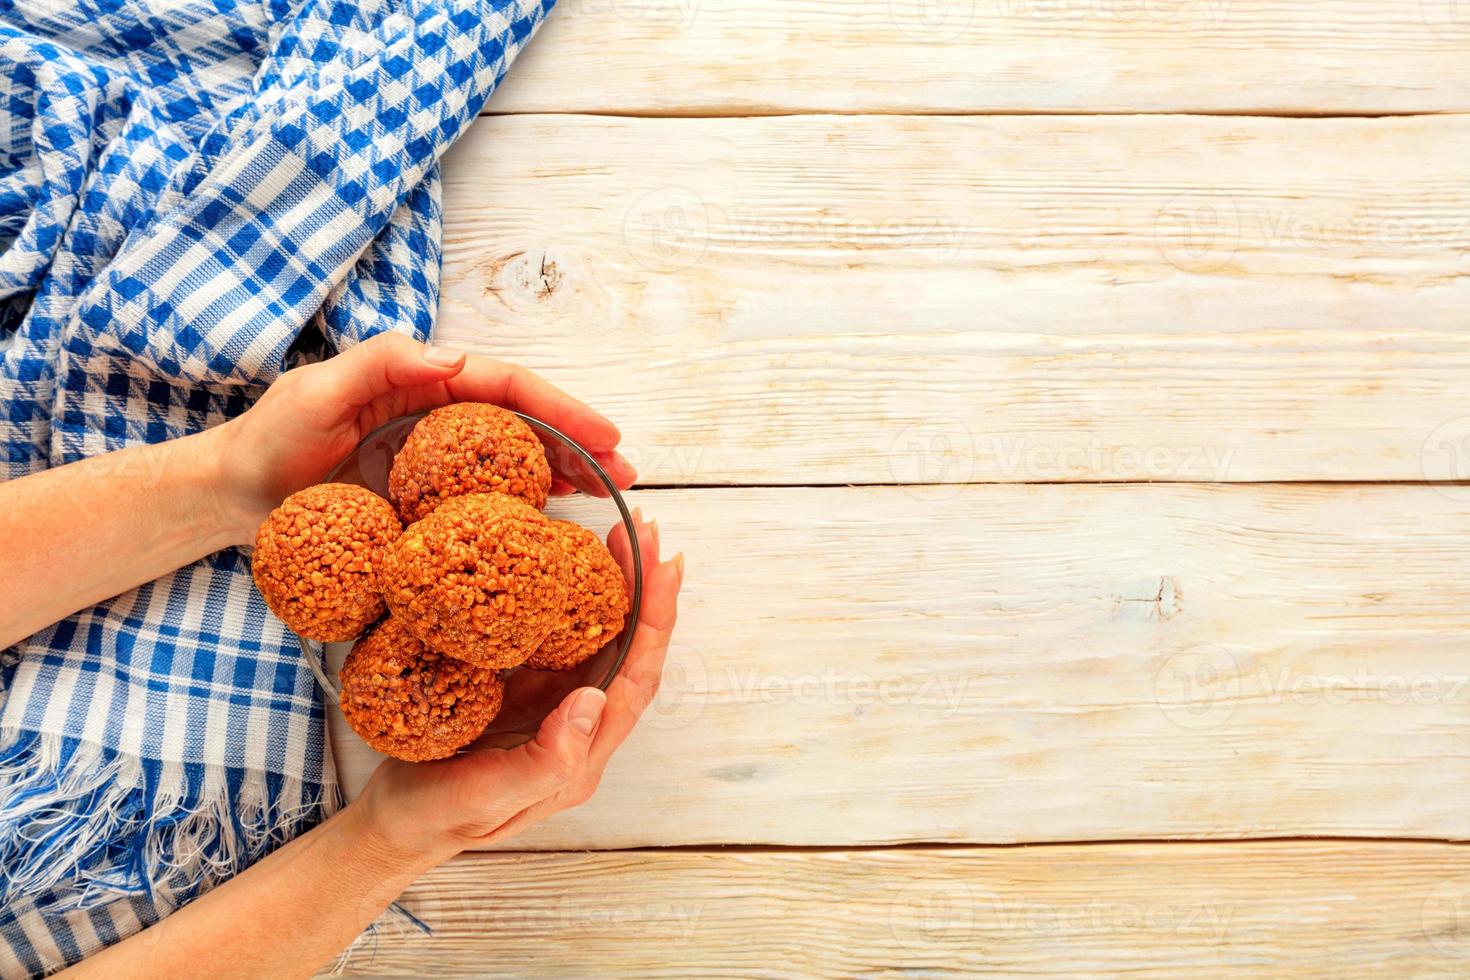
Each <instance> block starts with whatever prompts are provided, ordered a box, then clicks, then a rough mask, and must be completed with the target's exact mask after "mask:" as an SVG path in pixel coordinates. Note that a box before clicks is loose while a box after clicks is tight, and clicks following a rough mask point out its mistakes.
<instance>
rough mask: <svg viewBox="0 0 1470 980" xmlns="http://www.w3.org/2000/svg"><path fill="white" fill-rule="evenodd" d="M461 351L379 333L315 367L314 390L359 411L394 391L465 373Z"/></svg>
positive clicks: (400, 336) (391, 334) (394, 334)
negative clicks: (375, 399) (461, 372)
mask: <svg viewBox="0 0 1470 980" xmlns="http://www.w3.org/2000/svg"><path fill="white" fill-rule="evenodd" d="M464 365H465V355H464V353H463V352H461V351H451V350H449V349H447V348H437V347H429V346H427V345H425V344H422V343H420V342H419V341H417V340H414V339H413V338H412V337H406V336H404V335H403V334H401V333H391V332H390V333H381V334H378V335H377V336H376V337H372V338H370V339H368V340H365V341H363V342H362V343H360V344H356V345H354V346H352V347H349V348H348V349H347V350H345V351H343V352H342V353H340V354H338V355H337V356H336V357H333V358H331V359H329V360H326V361H323V362H322V363H321V364H320V365H319V366H317V372H318V374H317V377H316V379H315V384H314V387H315V388H316V390H317V391H318V392H324V393H325V394H327V395H328V397H330V399H331V400H332V401H334V402H336V403H338V404H341V405H347V406H351V407H353V408H361V407H362V406H364V405H366V404H368V403H369V402H371V401H372V400H373V399H374V398H377V397H379V396H380V395H386V394H388V393H389V392H391V391H393V390H395V389H397V388H416V387H418V386H420V385H431V384H436V383H438V382H441V381H448V380H449V379H450V378H452V377H454V376H455V375H457V374H459V372H460V371H462V370H464Z"/></svg>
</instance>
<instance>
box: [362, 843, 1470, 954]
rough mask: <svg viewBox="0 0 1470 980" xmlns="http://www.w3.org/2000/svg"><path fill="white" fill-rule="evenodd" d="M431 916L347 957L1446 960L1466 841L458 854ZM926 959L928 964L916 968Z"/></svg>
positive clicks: (431, 902)
mask: <svg viewBox="0 0 1470 980" xmlns="http://www.w3.org/2000/svg"><path fill="white" fill-rule="evenodd" d="M404 903H405V904H406V905H407V906H408V907H409V908H410V909H412V910H413V911H414V912H415V913H416V914H417V915H419V916H420V917H421V918H423V919H424V920H425V921H426V922H428V923H429V925H430V926H431V927H432V928H433V929H434V935H433V937H432V938H431V937H426V936H423V935H422V934H418V933H414V934H406V933H396V934H385V935H380V936H379V937H377V938H376V941H375V942H373V943H365V944H363V946H362V947H361V948H359V949H358V950H355V951H354V952H353V954H352V955H351V957H350V958H349V959H348V960H347V963H346V973H347V974H348V975H370V974H403V975H412V976H425V975H433V976H486V977H489V976H505V977H510V976H640V977H644V976H648V977H678V978H683V977H749V976H762V977H799V978H806V977H813V976H833V977H836V976H842V977H850V976H875V975H879V974H887V973H897V972H905V973H907V972H910V971H921V972H922V973H923V975H926V976H927V975H939V974H948V973H952V972H966V973H994V974H1001V975H1005V976H1023V975H1024V976H1048V977H1050V976H1057V977H1076V976H1127V977H1159V978H1170V980H1172V978H1175V977H1180V976H1210V977H1218V976H1230V977H1268V978H1276V977H1281V976H1287V975H1290V976H1303V977H1323V978H1334V980H1335V978H1337V977H1343V976H1362V975H1365V974H1368V973H1374V974H1385V975H1392V976H1416V977H1423V976H1441V977H1450V976H1463V975H1464V974H1465V972H1466V970H1467V967H1470V930H1467V929H1466V922H1465V909H1466V908H1467V907H1470V856H1467V853H1466V849H1465V848H1464V847H1462V846H1455V845H1450V844H1433V843H1359V842H1334V841H1324V842H1310V843H1294V842H1275V843H1244V844H1108V845H1093V846H1060V847H1039V848H1009V849H1006V848H1002V849H986V848H960V849H942V850H930V849H919V850H879V851H855V852H830V851H828V852H816V853H804V852H800V851H794V852H792V851H788V852H779V851H778V852H767V853H739V852H715V853H709V852H679V851H672V852H662V853H649V852H634V853H612V854H554V855H485V854H482V855H473V856H469V855H467V856H465V857H463V858H460V859H459V860H456V861H454V862H451V863H450V864H448V865H446V866H444V867H442V868H440V869H438V870H436V871H434V872H431V873H430V874H429V875H427V876H426V877H425V878H423V879H422V880H421V881H419V882H418V883H417V884H416V885H414V887H413V888H411V889H410V890H409V892H408V893H407V894H406V895H405V897H404ZM931 971H932V974H931Z"/></svg>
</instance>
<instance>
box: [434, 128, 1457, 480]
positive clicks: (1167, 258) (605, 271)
mask: <svg viewBox="0 0 1470 980" xmlns="http://www.w3.org/2000/svg"><path fill="white" fill-rule="evenodd" d="M445 175H446V190H445V212H446V216H447V217H446V267H445V282H444V291H443V304H442V316H441V324H440V328H439V329H440V336H441V338H442V339H443V340H445V341H446V342H448V343H454V344H460V345H463V346H466V347H472V348H475V349H480V350H486V351H491V352H494V353H497V354H499V355H502V356H505V357H508V358H510V359H512V360H516V361H520V362H522V363H525V364H528V365H529V366H531V367H533V368H536V369H538V370H540V371H542V372H543V373H545V374H547V375H548V376H550V377H551V378H552V379H553V380H554V381H556V382H558V383H561V384H562V385H564V386H565V387H567V388H569V389H571V390H572V391H574V392H576V393H577V394H579V395H581V396H583V397H584V398H586V399H587V400H589V401H591V402H593V403H594V404H597V405H598V406H600V407H602V408H604V409H605V410H606V411H607V412H608V413H609V414H610V415H612V416H613V417H614V418H616V419H617V421H618V422H619V423H620V424H621V425H622V426H623V429H624V432H625V433H626V435H627V438H628V444H629V446H630V448H631V453H632V455H633V457H634V462H635V463H637V464H639V465H640V467H641V469H642V471H643V478H644V481H645V483H649V484H663V485H669V484H673V485H679V484H705V483H715V484H722V483H753V484H769V483H916V482H964V481H1055V480H1084V481H1086V480H1203V481H1224V480H1228V481H1259V480H1316V479H1321V480H1421V479H1425V478H1426V477H1429V478H1434V479H1446V478H1455V477H1459V476H1466V475H1470V441H1467V440H1466V439H1465V437H1466V436H1470V343H1467V334H1470V329H1467V328H1470V319H1467V314H1466V311H1467V310H1470V275H1467V270H1470V116H1439V117H1420V118H1410V119H1385V120H1300V119H1292V120H1286V119H1248V120H1241V119H1224V118H1204V117H1128V118H1106V119H1104V118H1061V117H1058V118H1037V117H1031V118H990V119H953V118H903V117H856V118H854V117H830V116H829V117H793V118H783V119H749V120H734V119H719V120H629V119H611V118H592V117H505V118H487V119H482V120H480V121H479V123H477V124H476V126H475V127H474V128H473V130H472V131H471V133H470V134H469V135H468V136H467V138H466V139H465V140H464V141H463V142H462V144H461V145H460V146H458V147H456V149H455V150H454V151H453V152H452V154H451V155H450V157H449V159H448V161H447V163H446V167H445Z"/></svg>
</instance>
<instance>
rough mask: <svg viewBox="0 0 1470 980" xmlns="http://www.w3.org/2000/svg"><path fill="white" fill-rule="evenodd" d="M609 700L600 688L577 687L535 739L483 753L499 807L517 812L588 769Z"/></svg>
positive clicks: (486, 773)
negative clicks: (598, 728) (596, 735)
mask: <svg viewBox="0 0 1470 980" xmlns="http://www.w3.org/2000/svg"><path fill="white" fill-rule="evenodd" d="M606 705H607V695H606V694H603V693H602V691H600V690H598V689H597V688H595V687H583V688H579V689H578V690H575V691H573V692H572V693H571V694H569V695H567V697H566V700H564V701H562V703H561V705H560V706H559V707H558V708H557V709H556V710H555V711H553V712H552V713H551V714H550V715H549V716H548V717H547V718H546V720H545V721H543V722H542V723H541V729H540V730H539V731H538V732H537V733H536V737H535V738H533V739H532V740H531V741H529V742H527V743H526V744H524V745H520V746H517V747H516V748H513V749H510V750H508V751H505V752H494V753H489V752H487V753H485V755H486V757H487V759H486V767H485V770H484V771H483V772H482V777H483V778H484V779H486V780H487V781H489V782H490V784H491V786H490V787H489V788H490V792H491V794H492V795H493V796H494V797H495V798H496V802H497V807H496V809H500V807H501V806H503V805H505V804H509V805H510V806H511V808H512V809H511V810H510V813H517V812H519V811H521V810H524V809H525V808H526V807H528V806H532V805H534V804H536V803H539V802H541V801H542V800H544V799H546V798H547V797H548V796H551V795H552V794H553V793H555V792H556V791H557V790H560V789H562V788H563V787H565V786H568V785H569V784H571V783H572V782H574V781H576V779H577V778H578V777H579V776H581V774H582V772H583V771H584V770H585V769H586V768H587V756H588V752H589V751H590V750H591V748H592V736H593V734H594V733H595V732H596V731H597V724H598V722H599V721H601V720H602V710H603V708H604V707H605V706H606ZM507 816H509V814H507Z"/></svg>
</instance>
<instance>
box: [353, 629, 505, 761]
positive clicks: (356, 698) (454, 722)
mask: <svg viewBox="0 0 1470 980" xmlns="http://www.w3.org/2000/svg"><path fill="white" fill-rule="evenodd" d="M339 676H340V678H341V680H342V716H343V717H344V718H346V719H347V723H348V724H349V725H351V726H352V730H353V731H354V732H356V733H357V734H358V736H359V737H360V738H361V739H362V740H363V741H364V742H366V743H367V744H368V745H370V746H372V747H373V748H374V749H376V750H377V751H379V752H381V753H383V754H384V755H391V756H392V757H393V758H395V759H403V760H405V761H407V762H423V761H425V760H428V759H443V758H446V757H447V756H451V755H453V754H454V753H455V750H457V749H459V748H460V747H462V746H465V745H468V744H469V743H471V742H473V741H474V740H475V739H476V738H477V737H479V735H480V733H481V732H483V731H484V730H485V726H486V725H488V724H490V722H491V720H492V719H494V717H495V715H496V713H497V712H499V711H500V705H501V702H502V701H503V700H504V698H505V683H504V682H503V681H502V680H501V679H500V674H499V673H497V672H496V671H493V670H486V669H485V668H483V667H476V666H474V665H473V664H467V663H465V662H464V661H462V660H455V659H454V658H453V657H445V656H442V655H441V654H437V653H435V652H434V651H433V650H430V649H429V648H428V647H426V646H424V645H423V644H422V643H420V642H419V641H418V640H417V639H415V638H414V635H413V634H412V633H410V632H409V631H408V630H407V629H406V628H404V625H403V623H401V622H400V621H398V620H396V619H393V618H391V617H390V618H389V619H385V620H384V621H383V623H382V625H380V626H379V627H378V628H377V629H375V630H373V631H372V633H370V634H368V635H367V636H365V637H363V638H362V639H361V640H358V641H357V644H356V645H355V646H353V648H352V652H351V653H349V654H348V655H347V660H346V662H344V663H343V664H342V672H341V674H340V675H339Z"/></svg>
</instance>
